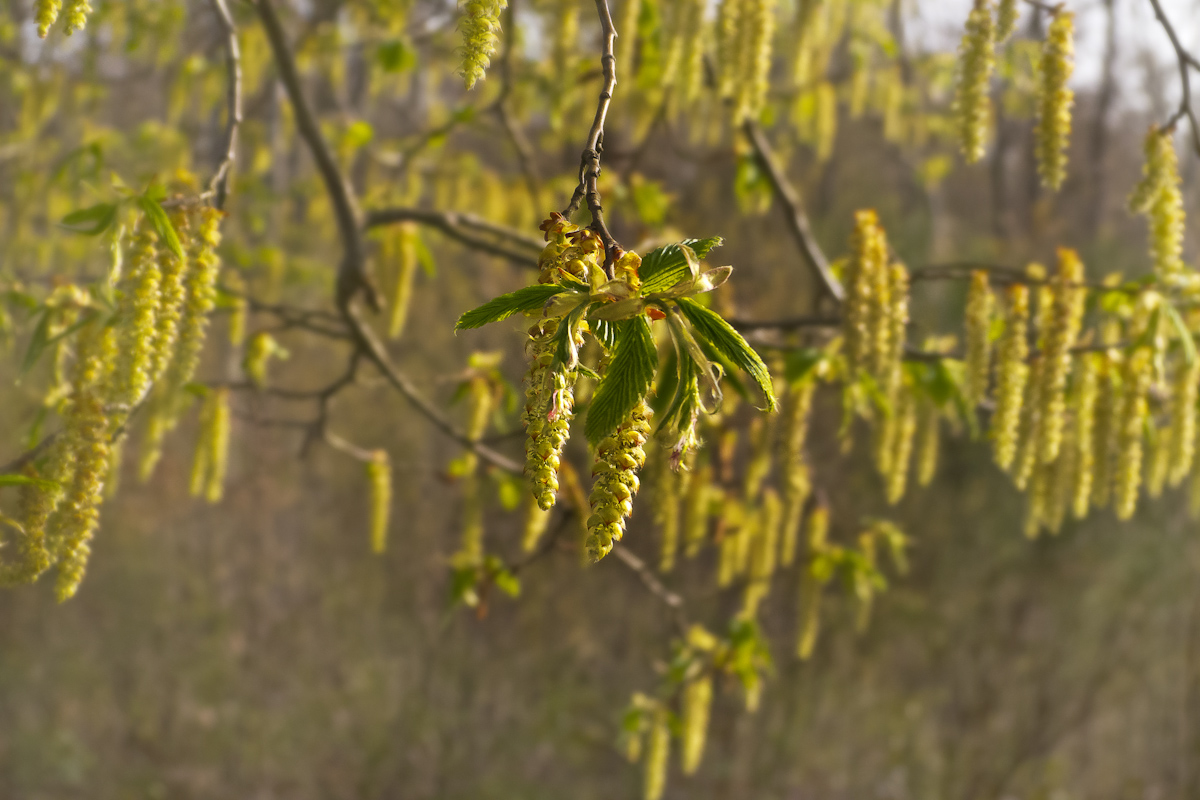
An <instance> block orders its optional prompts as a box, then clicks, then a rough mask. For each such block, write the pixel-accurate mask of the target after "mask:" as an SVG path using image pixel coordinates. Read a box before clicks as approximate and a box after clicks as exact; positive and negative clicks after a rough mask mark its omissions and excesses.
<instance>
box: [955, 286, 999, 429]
mask: <svg viewBox="0 0 1200 800" xmlns="http://www.w3.org/2000/svg"><path fill="white" fill-rule="evenodd" d="M994 305H995V297H994V296H993V295H992V289H991V286H989V284H988V274H987V271H986V270H981V269H980V270H975V271H974V272H972V273H971V285H970V288H969V289H968V290H967V311H966V339H967V363H966V373H967V380H966V385H965V386H964V387H963V394H964V396H965V398H966V401H967V405H969V406H970V407H971V408H972V409H974V408H975V407H976V406H978V405H979V404H980V403H981V402H982V401H983V399H984V398H985V397H986V396H987V389H988V378H989V376H990V375H991V370H992V308H993V306H994Z"/></svg>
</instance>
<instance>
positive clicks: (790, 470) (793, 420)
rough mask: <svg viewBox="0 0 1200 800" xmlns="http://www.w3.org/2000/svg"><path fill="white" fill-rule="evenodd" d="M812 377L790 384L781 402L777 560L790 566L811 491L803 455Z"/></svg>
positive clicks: (794, 556) (812, 386)
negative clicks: (779, 509)
mask: <svg viewBox="0 0 1200 800" xmlns="http://www.w3.org/2000/svg"><path fill="white" fill-rule="evenodd" d="M816 386H817V384H816V380H815V379H813V378H811V377H807V376H806V377H805V378H802V379H801V380H799V381H797V382H796V383H794V384H792V386H791V387H790V389H789V391H788V396H787V398H786V400H785V405H784V415H785V416H784V420H783V441H782V442H781V448H780V449H781V452H780V458H779V471H780V478H779V483H780V486H781V488H782V489H783V512H782V521H781V523H780V525H781V531H780V538H781V540H782V542H781V545H780V556H779V557H780V563H782V564H783V565H784V566H785V567H790V566H791V565H792V562H793V561H795V559H796V543H797V540H798V537H799V533H800V523H801V521H802V516H803V514H804V504H805V503H806V502H808V496H809V494H810V493H811V491H812V483H811V481H810V479H809V468H808V464H807V462H806V460H805V456H804V443H805V440H806V439H807V438H808V417H809V414H810V413H811V411H812V401H813V394H814V393H815V391H816Z"/></svg>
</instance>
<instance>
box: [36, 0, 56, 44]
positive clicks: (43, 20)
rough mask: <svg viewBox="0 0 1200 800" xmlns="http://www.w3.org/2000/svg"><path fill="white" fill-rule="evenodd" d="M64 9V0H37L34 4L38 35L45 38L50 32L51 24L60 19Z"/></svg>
mask: <svg viewBox="0 0 1200 800" xmlns="http://www.w3.org/2000/svg"><path fill="white" fill-rule="evenodd" d="M61 9H62V0H36V3H35V4H34V12H33V13H34V19H35V20H36V21H37V28H38V36H40V37H42V38H43V39H45V38H46V34H47V33H49V32H50V26H51V25H53V24H54V22H55V20H57V19H58V14H59V11H60V10H61Z"/></svg>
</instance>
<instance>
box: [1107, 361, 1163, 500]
mask: <svg viewBox="0 0 1200 800" xmlns="http://www.w3.org/2000/svg"><path fill="white" fill-rule="evenodd" d="M1153 377H1154V364H1153V352H1152V351H1151V350H1150V349H1149V348H1146V347H1140V348H1138V349H1137V350H1136V351H1134V353H1133V354H1132V355H1130V356H1129V358H1128V359H1127V360H1126V362H1125V369H1124V372H1123V374H1122V383H1123V384H1124V392H1123V397H1122V402H1121V412H1120V415H1119V417H1118V418H1117V424H1118V426H1119V429H1118V432H1117V451H1116V473H1115V474H1114V475H1113V510H1114V511H1115V512H1116V515H1117V519H1120V520H1127V519H1129V518H1130V517H1132V516H1133V512H1134V511H1136V510H1137V501H1138V490H1139V489H1140V488H1141V481H1142V450H1143V432H1142V431H1143V427H1144V426H1145V422H1146V415H1147V414H1148V413H1149V400H1148V397H1147V395H1148V394H1149V392H1150V383H1151V381H1152V379H1153Z"/></svg>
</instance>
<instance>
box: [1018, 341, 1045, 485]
mask: <svg viewBox="0 0 1200 800" xmlns="http://www.w3.org/2000/svg"><path fill="white" fill-rule="evenodd" d="M1045 364H1046V360H1045V359H1044V358H1042V357H1037V358H1035V359H1033V362H1032V363H1031V364H1030V365H1029V380H1028V382H1026V384H1025V397H1024V398H1023V399H1022V401H1021V422H1020V424H1019V425H1018V426H1017V453H1016V457H1015V458H1014V459H1013V467H1012V470H1011V472H1012V479H1013V485H1014V486H1016V487H1017V489H1018V490H1019V491H1022V492H1023V491H1025V487H1026V486H1027V485H1028V484H1029V479H1030V478H1031V477H1032V476H1033V474H1034V470H1035V468H1036V467H1037V465H1038V464H1041V463H1043V462H1042V461H1041V460H1040V459H1039V458H1038V453H1039V451H1040V444H1041V437H1040V431H1041V413H1040V409H1039V406H1038V400H1039V398H1040V396H1041V393H1040V392H1039V391H1038V388H1039V386H1041V383H1042V373H1043V372H1044V370H1045Z"/></svg>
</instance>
